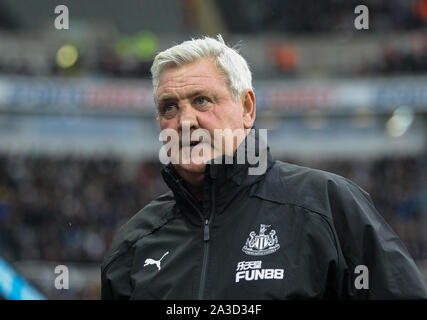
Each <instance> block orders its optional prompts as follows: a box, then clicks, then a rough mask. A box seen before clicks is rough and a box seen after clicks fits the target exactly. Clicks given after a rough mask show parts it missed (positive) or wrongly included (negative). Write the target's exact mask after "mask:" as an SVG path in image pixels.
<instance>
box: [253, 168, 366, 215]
mask: <svg viewBox="0 0 427 320" xmlns="http://www.w3.org/2000/svg"><path fill="white" fill-rule="evenodd" d="M351 190H353V191H354V190H357V192H358V193H359V194H362V196H363V197H364V198H366V199H369V194H368V193H367V192H366V191H365V190H363V189H362V188H361V187H360V186H358V185H357V184H356V183H354V182H353V181H351V180H350V179H347V178H345V177H343V176H340V175H338V174H334V173H332V172H328V171H324V170H319V169H314V168H309V167H304V166H300V165H296V164H291V163H288V162H282V161H278V160H276V161H275V163H274V165H273V166H272V168H271V170H269V171H268V172H267V176H266V179H264V181H263V183H262V184H260V185H259V187H258V190H257V191H256V195H259V196H261V197H262V198H264V199H266V200H270V201H275V202H279V203H283V204H289V205H296V206H300V207H303V208H305V209H308V210H310V211H313V212H317V213H318V214H321V215H324V216H327V217H329V218H332V217H331V210H330V209H331V208H330V201H331V200H333V198H335V197H345V195H346V194H348V193H354V192H351ZM366 199H365V200H366Z"/></svg>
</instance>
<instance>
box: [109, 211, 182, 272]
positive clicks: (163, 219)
mask: <svg viewBox="0 0 427 320" xmlns="http://www.w3.org/2000/svg"><path fill="white" fill-rule="evenodd" d="M166 215H167V213H166V214H165V216H166ZM165 216H163V217H162V220H161V221H160V222H159V224H157V225H155V226H154V227H153V228H152V230H150V231H148V232H146V233H143V234H141V235H140V236H138V237H137V238H136V239H135V240H134V241H132V242H130V244H129V245H128V246H127V247H126V249H125V250H124V251H123V252H120V249H117V250H116V251H115V253H113V255H112V258H111V260H110V261H109V262H108V263H107V264H106V265H105V267H103V270H102V274H104V275H105V274H106V272H107V271H108V269H109V268H110V266H111V265H112V264H113V262H114V261H116V260H117V259H118V258H119V257H121V256H123V255H124V254H126V253H127V252H128V251H129V250H130V249H131V248H132V247H133V246H134V244H135V243H136V242H138V241H139V240H141V239H142V238H144V237H146V236H148V235H150V234H152V233H153V232H155V231H157V230H158V229H160V228H162V227H163V226H165V225H166V224H167V223H169V222H170V221H171V220H173V219H175V218H176V216H175V215H174V216H172V217H170V218H165Z"/></svg>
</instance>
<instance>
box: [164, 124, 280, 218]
mask: <svg viewBox="0 0 427 320" xmlns="http://www.w3.org/2000/svg"><path fill="white" fill-rule="evenodd" d="M252 129H253V130H251V131H250V133H249V134H248V135H247V137H246V138H245V140H244V143H242V144H240V146H239V147H238V148H237V150H236V152H235V153H234V156H233V158H232V159H230V157H229V156H228V157H227V156H225V155H223V156H222V157H218V158H216V159H213V160H211V161H210V163H207V164H206V168H205V180H204V190H203V201H202V204H200V203H199V202H198V201H197V200H196V199H195V198H194V197H193V196H192V194H191V193H190V192H189V190H188V188H187V187H186V185H185V183H184V181H183V179H182V178H181V176H180V175H179V174H178V173H177V171H176V170H175V168H174V166H173V165H172V164H171V163H169V164H168V165H167V166H165V167H164V168H163V169H162V172H161V173H162V176H163V179H164V180H165V182H166V184H167V185H168V186H169V188H170V189H171V190H172V192H173V193H174V196H175V199H176V202H177V205H178V207H179V208H182V209H184V208H185V209H190V210H191V211H193V212H198V213H197V215H198V216H200V213H202V215H204V216H206V215H207V211H209V208H210V207H212V206H213V207H214V210H215V215H220V214H222V213H223V212H224V211H225V208H226V207H227V206H228V205H229V204H230V202H231V201H232V200H233V199H234V198H235V197H236V196H237V194H238V193H240V192H244V190H246V189H247V188H248V187H250V186H251V185H253V184H254V183H256V182H258V181H260V180H262V179H263V178H264V176H265V173H266V172H267V171H268V170H269V169H270V168H271V166H272V165H273V163H274V162H273V160H272V157H271V153H270V148H269V147H268V145H267V141H266V137H263V136H262V135H261V136H260V131H259V129H257V128H255V127H253V128H252ZM239 152H240V155H239ZM242 154H243V155H244V157H242V156H241V155H242ZM254 155H255V156H256V158H254ZM239 156H240V158H239ZM241 158H243V159H241ZM239 159H240V160H243V161H241V162H243V163H238V161H237V160H239ZM256 159H258V161H255V160H256ZM230 162H231V163H230ZM263 168H265V170H262V169H263ZM183 211H188V210H183ZM197 219H198V221H201V220H200V217H198V218H197Z"/></svg>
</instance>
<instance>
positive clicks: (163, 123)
mask: <svg viewBox="0 0 427 320" xmlns="http://www.w3.org/2000/svg"><path fill="white" fill-rule="evenodd" d="M159 126H160V130H164V129H175V130H177V129H178V124H177V122H176V121H175V120H164V119H162V120H160V121H159Z"/></svg>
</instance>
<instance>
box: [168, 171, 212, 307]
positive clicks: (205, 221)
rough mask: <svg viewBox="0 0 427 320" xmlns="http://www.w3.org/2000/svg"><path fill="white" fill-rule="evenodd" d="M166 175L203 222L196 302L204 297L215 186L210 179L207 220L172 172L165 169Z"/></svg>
mask: <svg viewBox="0 0 427 320" xmlns="http://www.w3.org/2000/svg"><path fill="white" fill-rule="evenodd" d="M166 170H167V172H168V174H169V175H170V176H172V178H173V179H174V180H175V183H176V184H177V185H178V187H179V188H180V190H181V191H182V193H183V194H184V197H185V198H186V200H187V201H188V202H189V203H190V204H191V206H192V207H193V208H194V209H195V210H196V211H197V213H198V214H199V215H200V217H201V219H202V221H203V260H202V271H201V274H200V284H199V292H198V295H197V299H198V300H202V299H203V296H204V291H205V284H206V275H207V267H208V260H209V240H210V224H211V223H212V220H213V217H214V213H215V189H214V187H215V185H214V180H213V179H212V184H211V200H212V205H211V213H210V216H209V219H206V218H205V217H204V216H203V213H202V212H201V211H200V209H199V208H198V206H197V205H195V203H194V202H193V200H192V199H193V196H192V195H191V193H189V192H188V190H187V189H186V188H184V187H183V186H182V185H181V182H180V180H179V179H177V177H175V176H174V175H173V174H172V172H171V171H170V170H169V169H168V168H167V169H166Z"/></svg>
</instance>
